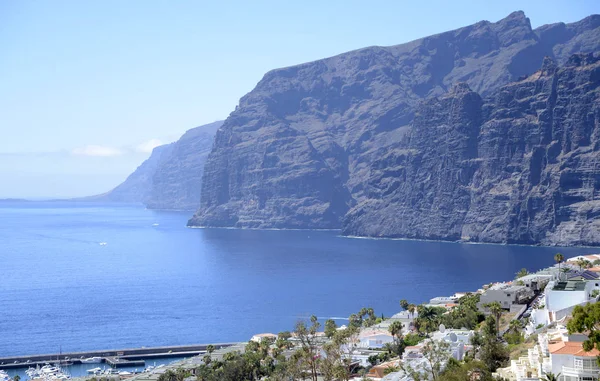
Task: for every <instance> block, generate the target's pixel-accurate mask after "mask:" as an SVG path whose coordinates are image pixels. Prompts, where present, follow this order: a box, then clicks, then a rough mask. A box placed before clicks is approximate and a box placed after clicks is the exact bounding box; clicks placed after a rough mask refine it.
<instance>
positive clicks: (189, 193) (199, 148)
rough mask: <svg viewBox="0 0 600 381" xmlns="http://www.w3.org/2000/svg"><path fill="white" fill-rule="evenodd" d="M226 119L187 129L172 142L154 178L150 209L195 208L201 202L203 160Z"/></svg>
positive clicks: (149, 201)
mask: <svg viewBox="0 0 600 381" xmlns="http://www.w3.org/2000/svg"><path fill="white" fill-rule="evenodd" d="M222 124H223V121H218V122H214V123H211V124H207V125H204V126H201V127H196V128H192V129H191V130H189V131H187V132H186V133H185V134H183V136H182V137H181V138H179V140H178V141H176V142H175V143H173V144H172V147H171V150H170V152H169V155H165V156H164V159H163V160H161V162H160V165H159V166H158V168H157V169H156V171H155V172H154V174H153V177H152V187H151V190H150V193H149V195H148V197H147V198H146V199H145V204H146V206H147V207H148V208H150V209H177V210H195V209H197V208H198V206H199V205H200V191H201V189H202V174H203V173H204V163H205V162H206V158H207V156H208V154H209V153H210V150H211V148H212V145H213V140H214V136H215V133H216V131H217V129H219V127H221V125H222Z"/></svg>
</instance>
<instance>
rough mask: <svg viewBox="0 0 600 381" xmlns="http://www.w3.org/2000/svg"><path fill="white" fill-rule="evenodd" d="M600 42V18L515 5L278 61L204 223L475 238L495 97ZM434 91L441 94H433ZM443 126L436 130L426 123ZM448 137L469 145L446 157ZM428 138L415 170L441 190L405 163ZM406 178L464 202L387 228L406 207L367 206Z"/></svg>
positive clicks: (233, 121) (225, 138) (228, 132)
mask: <svg viewBox="0 0 600 381" xmlns="http://www.w3.org/2000/svg"><path fill="white" fill-rule="evenodd" d="M599 47H600V17H599V16H590V17H588V18H586V19H584V20H582V21H580V22H577V23H573V24H554V25H547V26H544V27H541V28H538V29H536V30H533V29H532V28H531V26H530V23H529V20H528V19H527V18H526V17H525V15H524V14H523V13H522V12H515V13H513V14H511V15H509V16H508V17H507V18H505V19H503V20H500V21H498V22H496V23H491V22H487V21H483V22H479V23H477V24H474V25H471V26H468V27H465V28H461V29H458V30H455V31H450V32H446V33H442V34H439V35H435V36H431V37H427V38H423V39H421V40H417V41H413V42H410V43H407V44H403V45H398V46H392V47H385V48H383V47H370V48H365V49H361V50H357V51H353V52H349V53H345V54H342V55H339V56H336V57H331V58H327V59H324V60H320V61H316V62H311V63H306V64H302V65H298V66H294V67H289V68H284V69H278V70H274V71H272V72H269V73H267V74H266V75H265V76H264V78H263V79H262V80H261V81H260V82H259V83H258V85H257V86H256V88H255V89H254V90H253V91H252V92H250V93H249V94H247V95H246V96H244V97H243V98H242V99H241V100H240V104H239V106H238V108H237V109H236V110H235V111H234V112H233V113H232V114H231V115H230V117H229V118H228V119H227V120H226V121H225V123H224V125H223V127H222V128H221V129H220V130H219V131H218V133H217V136H216V138H215V145H214V147H213V150H212V152H211V154H210V155H209V158H208V160H207V163H206V167H205V174H204V180H203V188H202V199H201V207H200V209H199V210H198V212H197V213H196V214H195V216H194V217H193V218H192V219H191V220H190V225H200V226H236V227H257V228H262V227H281V228H339V227H341V226H342V223H343V227H344V232H345V233H346V234H359V235H377V236H411V237H422V238H439V239H460V238H465V234H464V232H463V229H462V225H461V223H459V221H463V220H468V221H470V220H471V219H472V218H474V217H473V215H471V214H469V211H470V209H469V206H470V194H469V192H468V186H469V184H470V181H472V177H473V176H475V171H476V170H477V169H478V168H479V167H478V166H477V162H478V160H479V149H480V147H479V140H480V139H481V137H480V136H479V132H478V131H473V130H472V128H470V126H479V127H478V128H481V124H482V123H483V121H484V120H486V119H485V118H487V114H486V113H487V112H489V106H487V102H485V101H484V100H483V99H484V98H485V99H487V98H488V97H490V96H492V94H496V91H497V90H498V89H499V88H501V87H502V86H504V85H506V84H508V83H510V82H512V81H516V80H518V79H520V78H523V77H525V76H528V75H531V74H532V73H534V72H535V71H536V70H538V69H539V67H540V65H541V63H542V61H543V59H544V57H545V56H548V57H551V58H552V59H553V60H555V61H556V62H557V63H558V64H564V63H565V62H566V61H567V60H568V57H569V55H570V54H571V53H573V52H581V51H583V52H593V51H598V50H599V49H598V48H599ZM463 82H464V83H465V84H463V85H459V86H458V87H456V88H455V89H454V90H452V91H451V89H452V88H453V86H454V85H455V84H456V83H463ZM449 91H451V94H452V95H446V93H448V92H449ZM423 99H428V100H427V101H426V102H425V105H423V106H419V105H420V104H421V102H422V100H423ZM458 100H460V102H462V103H460V104H461V106H460V107H462V108H463V109H462V110H461V109H453V112H454V113H456V114H451V115H450V116H448V117H450V119H444V118H446V116H440V115H436V113H435V112H434V111H435V110H437V109H440V108H448V107H451V108H452V107H453V106H452V105H454V104H455V102H457V101H458ZM457 107H458V106H457ZM417 108H418V110H419V111H418V112H415V110H417ZM465 115H468V118H467V119H462V118H463V117H464V116H465ZM465 123H466V124H465ZM432 125H434V126H435V128H434V129H435V130H436V131H437V132H436V134H432V135H428V136H426V135H418V134H416V132H415V131H418V130H419V129H426V128H427V127H431V126H432ZM473 128H474V127H473ZM444 134H445V135H444ZM505 138H510V137H505ZM447 139H450V140H451V141H453V142H454V144H456V145H457V146H459V147H461V149H462V151H461V152H460V153H459V152H456V153H452V154H449V155H447V156H446V157H444V159H443V160H447V161H448V163H440V162H439V161H438V160H435V159H439V155H442V154H443V152H441V151H440V150H441V149H442V147H441V146H440V144H439V143H441V142H445V141H446V140H447ZM511 139H514V138H511ZM409 143H410V144H409ZM416 149H422V150H424V151H425V152H426V154H424V156H422V157H427V158H428V160H429V161H427V160H426V161H424V162H413V163H412V165H413V168H412V170H414V171H416V173H414V174H411V175H410V176H416V177H415V178H416V179H418V180H419V181H421V182H422V183H423V184H431V181H436V184H437V185H436V186H435V190H432V191H433V193H434V195H432V196H431V198H429V199H427V201H425V200H422V199H421V197H422V195H423V194H424V193H423V192H425V190H424V189H422V190H420V191H419V190H418V189H417V187H416V184H407V183H405V180H403V177H402V176H406V175H403V174H402V170H401V168H398V170H397V171H396V172H394V171H393V169H392V168H393V167H394V166H395V165H398V166H404V165H405V164H403V162H402V160H409V161H410V160H417V158H416V156H415V155H416V153H414V152H413V151H412V150H416ZM394 155H396V156H394ZM392 156H394V157H392ZM417 156H418V155H417ZM434 158H435V159H434ZM388 159H389V160H388ZM452 162H460V163H468V165H466V166H465V167H464V168H462V169H461V171H460V173H459V174H452V175H450V174H447V173H445V172H444V171H443V168H445V166H447V165H450V164H449V163H452ZM386 171H389V173H387V175H385V176H384V175H382V174H381V172H386ZM428 172H431V173H429V174H428ZM434 173H438V174H443V176H442V177H441V178H435V175H434ZM378 176H379V177H378ZM410 176H408V177H406V178H410ZM457 176H458V177H457ZM378 179H379V180H381V182H382V183H378V182H377V181H378ZM406 181H408V180H406ZM398 189H407V190H406V192H405V196H406V195H408V196H409V198H412V199H413V200H414V202H415V203H417V204H419V203H420V204H422V205H423V208H425V205H424V203H426V202H430V203H431V202H435V200H437V199H441V198H445V197H447V195H448V194H451V195H452V197H451V198H452V202H451V203H449V204H447V205H445V206H444V207H443V208H440V209H439V210H435V211H431V212H430V213H422V214H421V215H420V216H421V217H422V218H423V219H424V220H425V221H423V222H422V225H423V227H422V233H410V234H408V233H407V231H408V230H410V229H412V227H413V226H414V224H412V225H410V229H409V228H406V229H404V230H402V229H400V230H394V229H392V228H391V227H390V228H388V229H384V230H381V229H379V227H381V225H382V224H384V223H388V222H389V221H390V220H394V219H401V217H400V216H397V215H394V214H393V213H396V212H395V211H394V212H392V210H394V209H393V208H392V209H389V210H390V213H389V214H386V212H381V213H380V214H379V215H378V217H373V218H380V220H379V224H378V228H374V229H370V228H369V226H368V225H369V224H371V223H372V222H373V219H372V218H371V217H366V216H368V215H369V216H375V215H376V214H377V211H378V210H380V209H381V208H388V207H391V205H397V204H398V200H396V199H392V197H393V195H394V194H395V193H394V192H397V191H398ZM436 194H437V195H436ZM407 205H409V204H407ZM434 208H435V205H433V206H432V205H430V206H429V209H430V210H432V209H434ZM423 210H425V209H423ZM455 214H458V215H455ZM384 217H385V218H384ZM384 221H387V222H384ZM428 221H429V222H428ZM399 224H401V223H400V222H398V221H394V224H392V225H394V226H395V225H399ZM407 226H408V225H407ZM427 226H440V228H439V229H433V228H431V229H430V228H428V227H427ZM476 236H477V235H476V234H472V237H476ZM472 239H476V238H472ZM491 240H492V241H493V239H491ZM501 241H502V240H496V242H501Z"/></svg>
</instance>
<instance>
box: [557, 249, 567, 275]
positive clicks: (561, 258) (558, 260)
mask: <svg viewBox="0 0 600 381" xmlns="http://www.w3.org/2000/svg"><path fill="white" fill-rule="evenodd" d="M564 260H565V256H564V255H562V254H561V253H556V254H554V262H556V263H558V272H559V273H560V264H561V263H562V262H563V261H564Z"/></svg>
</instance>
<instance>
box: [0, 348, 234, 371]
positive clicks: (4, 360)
mask: <svg viewBox="0 0 600 381" xmlns="http://www.w3.org/2000/svg"><path fill="white" fill-rule="evenodd" d="M235 344H237V343H219V344H212V345H213V346H214V347H215V349H220V348H226V347H230V346H232V345H235ZM209 345H210V344H196V345H180V346H165V347H151V348H147V347H142V348H129V349H111V350H101V351H88V352H70V353H55V354H46V355H31V356H11V357H0V369H17V368H28V367H35V366H37V365H39V366H43V365H44V364H55V363H65V362H72V363H74V364H80V363H81V360H82V359H84V358H89V357H102V362H103V363H105V364H108V365H109V366H111V367H113V368H121V367H128V366H144V359H151V358H159V357H187V356H189V357H191V356H196V355H199V354H202V353H205V352H206V348H207V347H208V346H209Z"/></svg>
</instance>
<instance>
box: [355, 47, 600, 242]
mask: <svg viewBox="0 0 600 381" xmlns="http://www.w3.org/2000/svg"><path fill="white" fill-rule="evenodd" d="M417 110H418V111H417V114H416V116H415V120H414V122H413V128H412V129H411V132H410V134H409V136H407V138H406V140H405V141H404V142H403V143H402V144H399V145H398V146H397V147H394V148H393V149H391V150H389V151H388V152H387V154H386V155H385V156H384V157H382V158H381V159H380V160H378V161H376V162H375V163H374V164H373V167H372V171H371V177H370V179H369V181H368V189H369V194H370V197H369V198H368V199H367V200H365V201H364V202H363V203H361V204H360V205H358V206H356V207H355V208H354V209H353V210H351V211H350V212H349V213H348V214H347V216H346V218H345V223H344V233H345V234H349V235H367V236H388V237H414V238H440V239H451V240H465V241H478V242H502V243H527V244H536V243H541V244H546V245H598V244H600V231H599V230H598V228H599V227H600V194H599V193H598V190H599V189H600V151H599V150H600V57H594V56H593V55H592V54H578V55H574V56H572V57H571V58H570V59H569V60H568V61H567V62H566V63H565V65H564V66H563V67H561V68H557V66H556V64H555V63H554V62H553V61H552V60H550V59H546V60H545V61H544V65H543V67H542V69H541V70H540V71H538V72H536V73H534V74H532V75H531V76H529V77H528V78H526V79H523V80H521V81H518V82H515V83H511V84H509V85H507V86H505V87H502V88H501V89H499V90H498V91H496V92H494V93H492V94H491V95H490V97H488V98H486V99H485V101H482V100H481V98H480V97H479V96H478V95H477V94H476V93H475V92H473V91H471V90H470V89H467V88H466V87H465V86H464V85H461V86H458V87H457V89H455V90H454V91H453V92H451V93H449V94H448V95H445V96H443V97H441V98H439V99H438V98H433V99H430V100H427V101H426V102H424V103H423V104H422V105H421V106H420V107H419V108H418V109H417Z"/></svg>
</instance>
